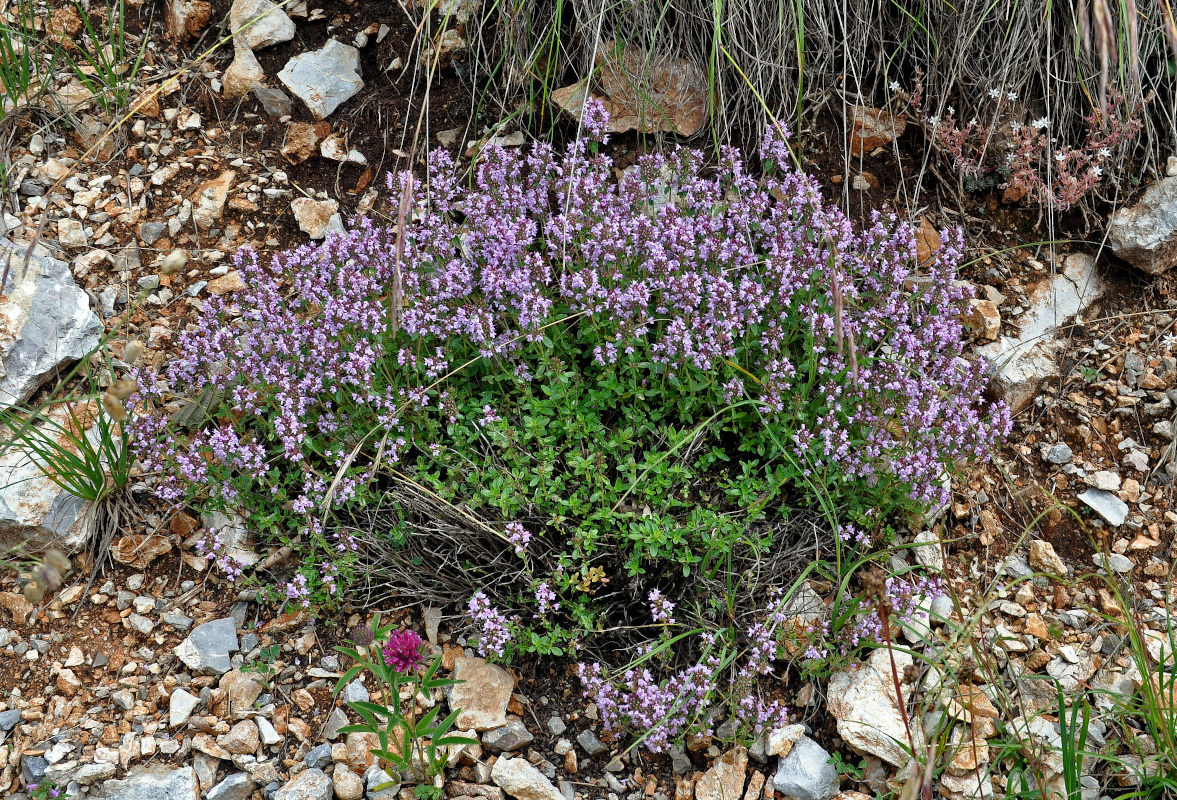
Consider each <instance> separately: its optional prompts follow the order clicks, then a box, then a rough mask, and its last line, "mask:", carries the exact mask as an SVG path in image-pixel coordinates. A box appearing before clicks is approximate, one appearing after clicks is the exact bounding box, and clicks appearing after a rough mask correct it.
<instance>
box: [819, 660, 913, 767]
mask: <svg viewBox="0 0 1177 800" xmlns="http://www.w3.org/2000/svg"><path fill="white" fill-rule="evenodd" d="M892 658H894V661H895V669H896V670H898V674H899V680H900V683H901V685H902V683H903V674H904V670H905V669H906V668H907V667H909V666H911V664H912V663H913V659H912V656H911V655H910V654H909V653H906V652H903V651H901V650H888V649H887V648H879V649H878V650H875V651H874V652H873V653H872V654H871V657H870V659H869V660H868V661H867V662H866V663H865V664H863V665H861V666H860V667H859V668H858V669H853V668H847V669H843V670H840V671H838V672H835V673H834V674H833V675H832V676H831V677H830V682H829V688H828V690H827V698H828V699H827V705H828V707H829V710H830V713H831V714H833V715H834V717H835V719H836V720H837V728H838V733H839V735H841V737H842V738H843V739H844V740H845V741H846V743H847V744H848V745H850V747H852V748H853V749H854V750H856V751H858V752H859V753H862V754H864V755H873V756H877V757H878V758H881V759H882V760H884V761H886V762H887V763H888V764H891V765H892V766H896V767H901V766H903V765H904V764H906V763H907V762H908V760H910V758H911V751H910V750H909V748H910V747H911V746H912V745H914V747H915V751H916V752H920V751H921V747H922V744H923V738H922V736H921V735H920V733H921V730H920V727H919V725H912V726H911V733H912V736H913V737H914V738H915V741H914V742H909V741H908V737H907V726H905V725H904V724H903V717H902V716H901V714H900V710H899V701H898V700H897V699H896V697H895V676H894V675H893V674H892V667H891V659H892ZM905 699H906V698H905Z"/></svg>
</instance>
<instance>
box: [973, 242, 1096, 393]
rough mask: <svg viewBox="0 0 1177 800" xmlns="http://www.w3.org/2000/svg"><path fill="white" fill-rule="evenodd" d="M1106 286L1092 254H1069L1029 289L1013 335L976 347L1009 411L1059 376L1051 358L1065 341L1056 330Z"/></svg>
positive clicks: (1080, 311)
mask: <svg viewBox="0 0 1177 800" xmlns="http://www.w3.org/2000/svg"><path fill="white" fill-rule="evenodd" d="M1104 288H1105V287H1104V283H1103V281H1102V280H1101V279H1100V277H1099V275H1098V274H1097V273H1096V271H1095V259H1094V258H1092V257H1091V256H1090V255H1087V254H1085V253H1073V254H1071V255H1068V256H1067V257H1066V258H1065V259H1064V260H1063V269H1062V271H1061V272H1059V273H1058V274H1056V275H1054V276H1053V277H1051V278H1046V279H1044V280H1042V281H1040V282H1039V283H1036V284H1034V285H1033V286H1031V287H1029V288H1028V289H1027V293H1026V298H1027V302H1028V304H1029V309H1028V310H1027V311H1026V312H1025V313H1024V314H1022V315H1021V316H1019V317H1018V318H1017V320H1018V323H1019V326H1020V329H1019V331H1018V334H1017V336H1002V337H1001V338H999V339H998V340H997V341H995V342H993V343H991V344H987V345H984V346H982V347H978V348H977V354H978V355H980V356H983V357H984V358H985V360H986V361H987V362H988V363H987V371H988V373H989V375H990V377H991V378H993V386H994V388H995V389H996V390H997V391H998V393H999V394H1000V395H1001V396H1002V397H1003V398H1004V399H1005V401H1006V402H1007V403H1009V406H1010V409H1011V410H1012V411H1013V413H1015V414H1016V413H1017V412H1019V411H1021V410H1022V409H1023V408H1025V407H1026V406H1028V405H1029V404H1030V403H1031V402H1032V401H1033V400H1034V397H1035V395H1036V394H1037V393H1038V387H1039V386H1041V385H1042V382H1043V381H1045V380H1047V379H1050V378H1057V377H1058V376H1059V368H1058V364H1057V363H1056V361H1055V355H1056V353H1057V352H1058V350H1059V348H1060V347H1062V345H1063V341H1062V340H1061V339H1060V338H1059V337H1058V336H1057V332H1058V329H1059V327H1060V326H1062V325H1065V324H1066V323H1067V321H1068V320H1070V319H1071V318H1073V317H1075V316H1076V315H1077V314H1081V313H1082V312H1083V311H1084V310H1085V309H1086V308H1087V307H1088V306H1090V305H1091V304H1092V303H1093V302H1095V301H1096V300H1098V299H1099V298H1100V297H1101V296H1102V295H1103V293H1104Z"/></svg>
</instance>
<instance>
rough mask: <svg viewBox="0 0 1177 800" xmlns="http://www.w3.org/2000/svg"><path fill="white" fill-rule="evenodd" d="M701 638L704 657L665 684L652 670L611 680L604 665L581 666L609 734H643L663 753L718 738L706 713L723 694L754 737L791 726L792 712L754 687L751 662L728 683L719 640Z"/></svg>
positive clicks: (580, 672)
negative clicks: (690, 741)
mask: <svg viewBox="0 0 1177 800" xmlns="http://www.w3.org/2000/svg"><path fill="white" fill-rule="evenodd" d="M699 638H700V640H701V643H702V645H703V648H704V655H703V657H702V658H701V659H700V660H699V661H698V662H697V663H695V664H692V665H691V666H689V667H687V668H685V669H682V670H678V671H675V672H673V673H672V674H670V675H669V676H667V677H665V678H663V679H661V680H659V679H658V678H656V677H655V675H654V673H653V672H652V671H651V670H650V669H649V668H647V667H637V668H633V669H628V670H626V671H625V672H624V673H622V674H621V675H620V676H614V677H611V676H609V675H607V674H606V672H605V670H604V669H603V668H602V666H601V665H600V664H583V663H582V664H577V676H578V677H579V678H580V681H581V686H582V687H583V691H584V695H585V697H587V698H589V699H591V700H592V702H593V703H594V704H595V705H596V707H597V711H598V713H599V714H600V716H601V724H602V726H603V727H604V729H605V731H606V732H607V733H610V734H619V733H624V732H637V733H640V734H641V735H642V737H643V738H642V745H643V746H644V747H646V748H647V749H648V750H650V751H651V752H654V753H663V752H665V751H666V750H667V749H669V748H670V747H671V746H672V745H674V744H675V743H676V742H677V741H680V740H681V739H682V738H683V737H685V736H686V735H688V734H699V735H703V736H709V735H712V734H714V733H715V730H714V729H713V728H712V727H711V726H712V724H713V722H714V721H715V719H714V717H713V716H712V715H710V714H708V713H707V712H708V711H709V710H711V708H712V706H713V705H714V704H715V702H716V700H717V698H719V697H720V696H722V695H724V694H727V695H728V696H729V697H730V698H731V699H732V701H733V704H734V708H733V717H734V721H735V722H736V723H737V724H738V725H739V726H740V727H741V728H743V729H744V731H746V732H748V733H750V734H752V735H755V734H757V733H760V732H763V731H766V730H771V729H773V728H779V727H781V726H783V725H784V724H785V723H786V718H787V714H788V709H786V708H785V707H784V706H783V705H782V704H781V703H780V702H779V701H776V700H772V701H767V702H766V701H764V700H763V699H761V698H760V696H759V695H758V693H757V692H756V691H755V690H754V688H753V687H751V686H750V685H749V684H750V680H751V677H752V675H753V673H754V672H755V670H754V668H753V667H752V666H751V664H750V663H746V664H744V666H743V667H742V668H741V669H739V670H737V671H734V672H732V673H731V674H730V675H728V677H727V678H724V677H723V676H724V675H725V674H726V673H725V671H724V670H723V669H722V668H721V667H722V664H723V659H722V658H721V655H720V647H719V646H718V645H717V643H716V638H715V636H714V635H713V634H709V633H705V634H701V635H700V637H699Z"/></svg>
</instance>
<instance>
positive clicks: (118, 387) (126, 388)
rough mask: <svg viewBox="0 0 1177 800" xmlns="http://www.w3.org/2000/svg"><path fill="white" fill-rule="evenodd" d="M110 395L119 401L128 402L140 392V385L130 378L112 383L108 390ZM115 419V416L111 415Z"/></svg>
mask: <svg viewBox="0 0 1177 800" xmlns="http://www.w3.org/2000/svg"><path fill="white" fill-rule="evenodd" d="M106 391H107V393H108V394H113V395H114V396H115V397H117V398H118V399H119V400H126V399H127V398H128V397H130V396H131V395H133V394H134V393H135V392H137V391H139V384H138V383H137V382H135V381H133V380H131V379H130V378H123V379H122V380H117V381H115V382H114V383H112V384H111V385H110V386H108V387H107V389H106ZM111 416H112V417H113V416H114V415H113V414H111Z"/></svg>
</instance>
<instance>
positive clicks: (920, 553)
mask: <svg viewBox="0 0 1177 800" xmlns="http://www.w3.org/2000/svg"><path fill="white" fill-rule="evenodd" d="M913 541H914V543H915V545H916V546H915V547H914V548H913V550H915V560H916V561H918V562H919V563H920V564H921V565H922V566H924V567H927V568H928V569H930V570H932V571H933V572H943V571H944V549H943V546H942V545H941V544H940V537H939V536H937V535H936V533H935V531H920V532H919V533H917V534H916V535H915V539H914V540H913Z"/></svg>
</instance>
